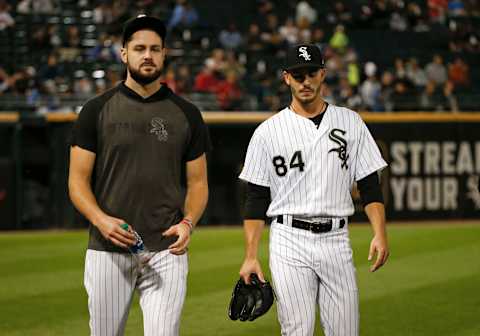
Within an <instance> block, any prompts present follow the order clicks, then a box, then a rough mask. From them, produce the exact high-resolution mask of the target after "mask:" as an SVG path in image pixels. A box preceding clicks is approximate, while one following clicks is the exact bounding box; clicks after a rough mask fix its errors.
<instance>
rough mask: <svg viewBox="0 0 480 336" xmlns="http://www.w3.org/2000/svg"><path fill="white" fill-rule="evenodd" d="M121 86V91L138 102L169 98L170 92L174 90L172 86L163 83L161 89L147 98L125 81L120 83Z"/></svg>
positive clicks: (151, 101)
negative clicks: (171, 88)
mask: <svg viewBox="0 0 480 336" xmlns="http://www.w3.org/2000/svg"><path fill="white" fill-rule="evenodd" d="M119 87H120V91H121V92H122V93H123V94H125V95H126V96H128V97H130V98H132V99H134V100H136V101H138V102H141V103H153V102H156V101H159V100H163V99H165V98H167V97H168V96H169V95H170V93H171V92H172V90H170V88H169V87H168V86H167V84H165V83H162V86H161V87H160V89H158V91H157V92H155V93H154V94H152V95H151V96H148V97H147V98H143V97H142V96H140V95H139V94H138V93H136V92H135V91H133V90H132V89H130V88H129V87H128V86H126V85H125V81H122V82H121V83H120V84H119Z"/></svg>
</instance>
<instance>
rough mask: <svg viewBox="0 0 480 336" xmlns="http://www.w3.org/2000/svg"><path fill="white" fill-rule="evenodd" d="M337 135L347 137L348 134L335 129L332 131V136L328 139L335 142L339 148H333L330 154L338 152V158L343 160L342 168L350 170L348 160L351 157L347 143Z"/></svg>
mask: <svg viewBox="0 0 480 336" xmlns="http://www.w3.org/2000/svg"><path fill="white" fill-rule="evenodd" d="M337 133H341V135H345V133H347V132H346V131H344V130H341V129H338V128H334V129H332V130H331V131H330V134H329V135H328V137H329V138H330V140H332V141H333V142H335V143H336V144H337V145H338V146H339V147H337V148H332V149H330V150H329V151H328V152H329V153H330V152H337V154H338V158H339V159H340V160H342V168H345V169H348V165H347V160H348V157H349V155H347V141H346V140H345V139H344V138H343V137H342V136H340V135H338V134H337Z"/></svg>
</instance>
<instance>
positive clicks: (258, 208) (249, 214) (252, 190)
mask: <svg viewBox="0 0 480 336" xmlns="http://www.w3.org/2000/svg"><path fill="white" fill-rule="evenodd" d="M269 204H270V188H269V187H264V186H260V185H257V184H253V183H250V182H249V183H248V185H247V195H246V200H245V216H244V219H262V220H264V219H265V218H266V213H267V209H268V206H269Z"/></svg>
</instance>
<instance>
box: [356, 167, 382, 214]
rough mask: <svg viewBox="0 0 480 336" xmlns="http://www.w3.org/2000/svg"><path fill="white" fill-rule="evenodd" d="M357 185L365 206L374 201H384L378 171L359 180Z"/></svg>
mask: <svg viewBox="0 0 480 336" xmlns="http://www.w3.org/2000/svg"><path fill="white" fill-rule="evenodd" d="M357 187H358V190H359V191H360V198H361V199H362V203H363V206H364V207H366V206H367V205H368V204H370V203H373V202H380V203H383V195H382V190H381V188H380V181H379V180H378V174H377V172H373V173H372V174H370V175H368V176H366V177H364V178H363V179H361V180H359V181H357Z"/></svg>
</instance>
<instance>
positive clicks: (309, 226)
mask: <svg viewBox="0 0 480 336" xmlns="http://www.w3.org/2000/svg"><path fill="white" fill-rule="evenodd" d="M277 223H280V224H283V216H277ZM344 226H345V219H343V218H342V219H340V228H343V227H344ZM292 227H294V228H297V229H302V230H307V231H312V232H313V233H322V232H329V231H332V220H331V219H328V220H326V221H324V222H317V223H311V222H305V221H302V220H299V219H295V218H292Z"/></svg>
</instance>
